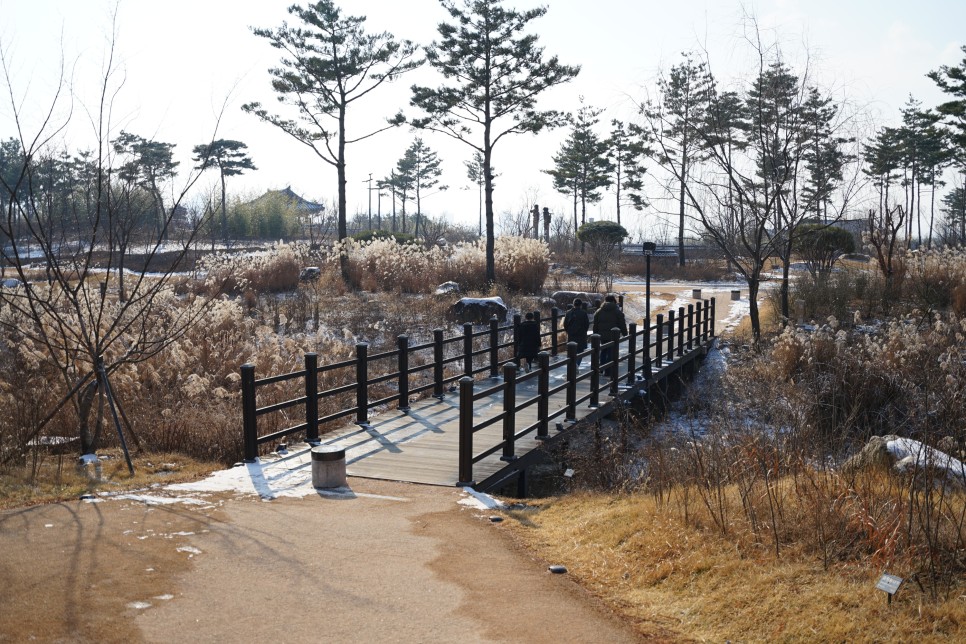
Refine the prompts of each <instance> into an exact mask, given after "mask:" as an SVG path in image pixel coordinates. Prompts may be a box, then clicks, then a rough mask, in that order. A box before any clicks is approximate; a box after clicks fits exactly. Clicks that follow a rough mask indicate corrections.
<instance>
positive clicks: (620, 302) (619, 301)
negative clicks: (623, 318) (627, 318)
mask: <svg viewBox="0 0 966 644" xmlns="http://www.w3.org/2000/svg"><path fill="white" fill-rule="evenodd" d="M617 306H618V308H620V310H621V311H623V310H624V296H623V295H618V296H617Z"/></svg>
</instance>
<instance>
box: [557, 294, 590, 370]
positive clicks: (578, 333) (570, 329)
mask: <svg viewBox="0 0 966 644" xmlns="http://www.w3.org/2000/svg"><path fill="white" fill-rule="evenodd" d="M584 306H585V305H584V303H583V302H581V301H580V298H577V299H575V300H574V304H573V308H572V309H570V310H569V311H567V315H565V316H564V323H563V324H564V331H566V332H567V342H576V343H577V353H580V352H581V351H584V350H586V349H587V333H588V332H589V331H590V316H589V315H587V309H586V308H584ZM580 361H581V358H577V366H578V367H579V366H580Z"/></svg>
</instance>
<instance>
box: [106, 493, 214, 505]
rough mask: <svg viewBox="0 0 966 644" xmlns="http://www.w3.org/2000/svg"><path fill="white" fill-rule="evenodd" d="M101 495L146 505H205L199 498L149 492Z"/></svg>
mask: <svg viewBox="0 0 966 644" xmlns="http://www.w3.org/2000/svg"><path fill="white" fill-rule="evenodd" d="M102 496H106V497H109V498H111V499H118V500H120V501H140V502H141V503H144V504H146V505H173V504H175V503H185V504H187V505H205V503H206V501H202V500H200V499H192V498H190V497H183V496H178V497H171V496H153V495H151V494H105V495H102Z"/></svg>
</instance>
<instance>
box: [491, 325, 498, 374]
mask: <svg viewBox="0 0 966 644" xmlns="http://www.w3.org/2000/svg"><path fill="white" fill-rule="evenodd" d="M499 375H500V321H499V320H497V319H496V316H495V315H494V316H493V317H491V318H490V378H496V377H497V376H499Z"/></svg>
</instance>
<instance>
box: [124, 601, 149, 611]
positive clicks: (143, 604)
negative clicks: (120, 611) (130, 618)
mask: <svg viewBox="0 0 966 644" xmlns="http://www.w3.org/2000/svg"><path fill="white" fill-rule="evenodd" d="M127 607H128V608H133V609H135V610H144V609H145V608H151V604H150V603H148V602H130V603H129V604H128V605H127Z"/></svg>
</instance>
